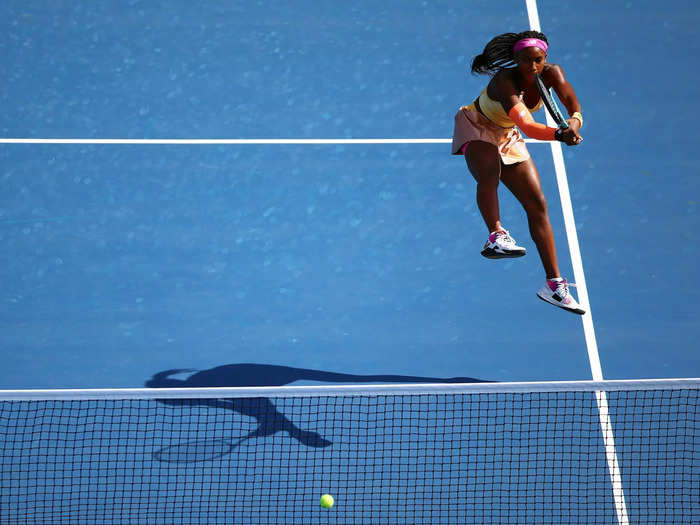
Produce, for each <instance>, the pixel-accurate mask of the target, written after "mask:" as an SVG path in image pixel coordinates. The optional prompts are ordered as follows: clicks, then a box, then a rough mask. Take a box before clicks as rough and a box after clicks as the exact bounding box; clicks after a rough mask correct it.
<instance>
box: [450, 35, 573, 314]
mask: <svg viewBox="0 0 700 525" xmlns="http://www.w3.org/2000/svg"><path fill="white" fill-rule="evenodd" d="M547 48H548V42H547V37H546V36H545V35H543V34H542V33H540V32H537V31H524V32H522V33H506V34H503V35H499V36H497V37H495V38H493V39H492V40H491V41H490V42H489V43H488V44H486V47H485V48H484V51H483V53H481V54H480V55H478V56H476V57H475V58H474V60H473V61H472V66H471V70H472V73H479V74H489V75H492V78H491V80H490V81H489V83H488V86H487V87H486V88H485V89H484V90H483V91H482V92H481V94H480V95H479V97H478V98H477V99H476V100H475V101H474V102H473V103H472V104H470V105H469V106H463V107H461V108H460V109H459V111H458V112H457V115H456V116H455V128H454V135H453V139H452V154H453V155H464V157H465V159H466V161H467V166H468V168H469V171H470V172H471V173H472V175H473V177H474V179H476V201H477V204H478V206H479V210H480V211H481V215H482V217H483V218H484V221H485V222H486V226H487V228H488V231H489V236H488V240H487V241H486V245H485V246H484V249H483V250H482V252H481V255H483V256H484V257H488V258H492V259H499V258H503V257H522V256H523V255H525V248H523V247H521V246H518V245H517V244H516V242H515V240H514V239H513V238H512V237H511V236H510V234H509V233H508V231H507V230H506V229H505V228H504V227H503V225H502V224H501V220H500V214H499V204H498V191H497V190H498V184H499V181H503V183H504V184H505V185H506V187H507V188H508V189H509V190H510V191H511V192H512V193H513V195H515V197H516V198H517V199H518V201H520V203H521V204H522V205H523V208H525V212H526V213H527V219H528V224H529V227H530V235H531V236H532V240H533V241H534V242H535V245H536V246H537V250H538V252H539V254H540V259H541V260H542V265H543V266H544V271H545V274H546V282H545V284H544V285H543V286H542V288H541V289H540V290H539V291H538V292H537V296H538V297H539V298H540V299H542V300H544V301H546V302H548V303H551V304H553V305H556V306H559V307H561V308H563V309H565V310H568V311H569V312H573V313H577V314H584V313H585V311H584V310H583V309H582V308H581V306H580V305H579V304H578V302H577V301H576V299H574V298H573V297H572V296H571V293H570V291H569V286H570V284H569V283H567V281H566V279H563V278H562V277H561V274H560V273H559V265H558V263H557V255H556V248H555V245H554V235H553V233H552V226H551V224H550V222H549V216H548V214H547V202H546V200H545V197H544V194H543V193H542V187H541V184H540V178H539V174H538V172H537V168H536V167H535V164H534V163H533V162H532V158H531V157H530V153H529V152H528V150H527V147H526V145H525V141H524V140H523V138H522V136H521V134H520V132H519V131H518V128H520V129H521V130H522V131H523V132H524V133H525V134H526V135H527V136H528V137H531V138H534V139H540V140H558V141H561V142H564V143H566V144H567V145H569V146H576V145H578V144H580V143H581V141H582V140H583V139H582V138H581V135H579V129H580V128H581V126H582V125H583V117H582V116H581V106H580V104H579V102H578V99H577V98H576V93H575V92H574V89H573V88H572V87H571V84H569V82H568V81H567V80H566V77H565V76H564V71H563V70H562V68H561V67H559V66H558V65H556V64H551V63H549V62H547ZM536 74H537V75H540V76H541V78H542V80H543V81H544V84H545V86H546V87H547V88H550V87H551V88H554V90H555V91H556V93H557V96H558V97H559V99H560V100H561V102H562V103H563V105H564V106H565V107H566V109H567V111H568V113H569V115H570V118H569V119H568V120H567V123H568V125H569V127H568V128H566V129H562V128H550V127H548V126H545V125H544V124H540V123H538V122H535V120H534V119H533V118H532V115H531V113H534V112H535V111H538V110H539V109H540V108H541V107H542V105H543V103H542V99H541V97H540V94H539V92H538V90H537V87H536V85H535V75H536ZM516 126H517V127H516Z"/></svg>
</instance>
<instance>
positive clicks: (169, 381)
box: [145, 363, 486, 463]
mask: <svg viewBox="0 0 700 525" xmlns="http://www.w3.org/2000/svg"><path fill="white" fill-rule="evenodd" d="M185 373H192V374H191V375H190V376H188V377H187V378H186V379H177V378H174V377H172V376H174V375H180V374H185ZM296 381H318V382H324V383H346V384H357V383H481V382H486V381H484V380H481V379H475V378H472V377H450V378H435V377H421V376H402V375H355V374H342V373H337V372H325V371H322V370H311V369H305V368H293V367H288V366H278V365H263V364H251V363H235V364H231V365H222V366H217V367H215V368H210V369H208V370H198V371H196V370H191V369H171V370H164V371H162V372H158V373H156V374H154V375H153V377H151V378H150V379H149V380H148V381H146V383H145V385H146V386H147V387H149V388H206V387H260V386H283V385H289V384H291V383H294V382H296ZM158 401H159V402H161V403H163V404H166V405H170V406H173V407H183V406H189V407H195V406H196V407H211V408H217V409H222V408H223V409H226V410H230V411H232V412H236V413H238V414H241V415H243V416H247V417H250V418H253V419H254V420H255V421H256V422H257V428H256V429H255V430H252V431H251V432H248V433H247V434H245V435H243V436H237V437H236V438H235V439H234V438H231V439H229V440H225V442H222V441H221V440H211V441H209V440H200V441H194V442H188V443H182V444H176V445H174V446H170V447H167V448H166V449H162V450H160V451H158V452H157V453H156V454H155V458H156V459H158V460H160V461H169V462H176V463H191V462H197V461H204V460H209V459H213V458H215V457H221V456H223V455H226V454H228V453H230V452H231V450H232V449H233V448H236V447H237V446H238V445H240V444H241V443H243V442H244V441H247V440H249V439H255V438H260V437H266V436H272V435H273V434H276V433H278V432H286V433H287V434H288V435H289V436H290V437H291V438H293V439H295V440H297V441H298V442H299V443H300V444H302V445H304V446H307V447H312V448H324V447H328V446H330V445H332V442H331V441H329V440H327V439H325V438H324V437H323V436H321V435H320V434H318V433H317V432H314V431H309V430H303V429H300V428H299V427H297V426H296V425H295V424H294V423H293V422H292V421H290V420H289V419H288V418H287V416H285V415H284V414H283V413H281V412H280V411H279V410H277V408H276V407H275V405H274V404H273V403H272V401H270V399H268V398H266V397H251V398H248V397H244V398H228V399H163V398H161V399H158Z"/></svg>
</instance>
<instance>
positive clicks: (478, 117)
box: [452, 104, 530, 164]
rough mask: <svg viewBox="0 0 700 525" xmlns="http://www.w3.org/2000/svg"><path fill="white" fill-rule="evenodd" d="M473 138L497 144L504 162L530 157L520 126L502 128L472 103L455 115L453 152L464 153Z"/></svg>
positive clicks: (509, 162) (511, 162) (508, 162)
mask: <svg viewBox="0 0 700 525" xmlns="http://www.w3.org/2000/svg"><path fill="white" fill-rule="evenodd" d="M473 140H480V141H482V142H488V143H489V144H493V145H494V146H496V147H497V148H498V152H499V153H500V155H501V162H503V164H517V163H518V162H523V161H525V160H527V159H529V158H530V152H529V151H528V150H527V146H526V145H525V141H524V140H523V137H522V135H521V134H520V131H518V128H516V127H513V128H502V127H501V126H499V125H497V124H494V123H493V122H491V121H490V120H489V119H487V118H486V117H485V116H483V115H482V114H481V113H479V112H478V111H477V110H476V108H475V107H474V104H471V105H469V106H462V107H461V108H459V111H458V112H457V114H456V115H455V129H454V133H453V135H452V154H453V155H463V154H464V150H465V146H466V145H467V144H469V143H470V142H471V141H473Z"/></svg>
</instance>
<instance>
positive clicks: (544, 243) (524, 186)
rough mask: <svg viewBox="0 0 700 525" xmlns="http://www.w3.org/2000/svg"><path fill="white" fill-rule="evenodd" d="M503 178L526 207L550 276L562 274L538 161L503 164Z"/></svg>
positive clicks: (554, 276) (533, 237)
mask: <svg viewBox="0 0 700 525" xmlns="http://www.w3.org/2000/svg"><path fill="white" fill-rule="evenodd" d="M501 180H502V181H503V184H505V185H506V187H507V188H508V189H509V190H510V191H511V192H512V193H513V195H515V198H516V199H518V201H520V203H521V204H522V205H523V208H525V213H527V221H528V224H529V226H530V235H531V236H532V240H533V241H534V242H535V245H536V246H537V251H538V252H539V254H540V259H541V260H542V265H543V266H544V271H545V273H546V274H547V279H554V278H556V277H560V274H559V264H558V262H557V253H556V246H555V244H554V234H553V233H552V225H551V224H550V222H549V215H548V214H547V201H546V199H545V197H544V193H543V192H542V185H541V183H540V176H539V174H538V173H537V168H536V167H535V164H534V162H532V159H528V160H526V161H524V162H520V163H518V164H510V165H503V166H502V168H501Z"/></svg>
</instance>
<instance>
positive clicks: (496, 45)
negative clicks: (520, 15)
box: [472, 31, 549, 75]
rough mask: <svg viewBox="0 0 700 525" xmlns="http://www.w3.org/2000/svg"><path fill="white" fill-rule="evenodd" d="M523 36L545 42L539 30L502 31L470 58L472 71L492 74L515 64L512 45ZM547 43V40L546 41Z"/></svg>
mask: <svg viewBox="0 0 700 525" xmlns="http://www.w3.org/2000/svg"><path fill="white" fill-rule="evenodd" d="M523 38H538V39H540V40H544V41H545V42H547V37H546V36H544V34H542V33H540V32H539V31H523V32H522V33H504V34H502V35H498V36H497V37H494V38H492V39H491V41H490V42H489V43H488V44H486V47H485V48H484V51H483V52H482V53H481V54H480V55H477V56H475V57H474V60H472V73H474V74H477V73H478V74H489V75H493V74H494V73H497V72H498V71H500V70H501V69H504V68H506V67H509V66H513V65H515V56H514V54H513V46H514V45H515V43H516V42H517V41H518V40H522V39H523ZM547 43H548V44H549V42H547Z"/></svg>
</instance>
